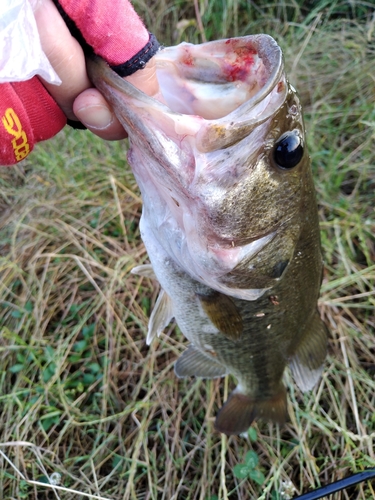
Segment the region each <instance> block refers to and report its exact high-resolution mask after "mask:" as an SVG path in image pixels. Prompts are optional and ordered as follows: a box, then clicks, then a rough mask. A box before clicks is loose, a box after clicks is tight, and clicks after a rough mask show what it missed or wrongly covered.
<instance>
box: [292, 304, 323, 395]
mask: <svg viewBox="0 0 375 500" xmlns="http://www.w3.org/2000/svg"><path fill="white" fill-rule="evenodd" d="M327 337H328V331H327V328H326V326H325V324H324V323H323V321H322V320H321V319H320V316H319V313H318V311H316V313H315V314H314V316H313V320H312V322H311V324H310V325H309V327H308V328H307V329H306V331H305V333H304V335H303V337H302V339H301V341H300V343H299V345H298V347H297V349H296V351H295V354H294V356H293V357H292V359H291V361H290V362H289V366H290V369H291V370H292V373H293V377H294V380H295V381H296V384H297V385H298V387H299V388H300V389H301V391H309V390H311V389H312V388H313V387H314V385H315V384H316V383H317V382H318V380H319V377H320V374H321V373H322V370H323V363H324V360H325V358H326V355H327Z"/></svg>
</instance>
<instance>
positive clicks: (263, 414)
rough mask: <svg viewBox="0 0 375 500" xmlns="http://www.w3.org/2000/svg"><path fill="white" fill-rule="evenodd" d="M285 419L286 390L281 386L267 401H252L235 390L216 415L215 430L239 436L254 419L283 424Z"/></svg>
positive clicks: (252, 399) (286, 411)
mask: <svg viewBox="0 0 375 500" xmlns="http://www.w3.org/2000/svg"><path fill="white" fill-rule="evenodd" d="M287 417H288V410H287V399H286V389H285V387H284V385H283V384H280V388H279V390H278V392H277V393H276V394H275V395H274V396H273V397H272V398H269V399H254V398H251V397H250V396H247V395H246V394H241V393H240V392H236V390H235V391H233V392H232V394H231V395H230V396H229V399H228V400H227V401H226V403H225V404H224V406H223V407H222V408H221V410H220V411H219V413H218V414H217V417H216V421H215V429H216V430H217V431H219V432H222V433H224V434H227V435H231V434H241V433H242V432H246V431H247V429H248V428H249V427H250V425H251V423H252V422H253V421H254V420H255V419H256V418H261V419H262V420H271V421H272V422H276V423H278V424H284V423H285V421H286V419H287Z"/></svg>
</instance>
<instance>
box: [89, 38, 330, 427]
mask: <svg viewBox="0 0 375 500" xmlns="http://www.w3.org/2000/svg"><path fill="white" fill-rule="evenodd" d="M155 60H156V67H157V77H158V80H159V84H160V89H161V93H162V96H163V97H162V100H163V102H159V101H157V100H155V99H153V98H150V97H148V96H146V95H145V94H143V93H142V92H141V91H139V90H138V89H136V88H134V87H133V86H132V85H131V84H130V83H128V82H126V81H124V80H122V79H121V78H120V77H118V76H117V75H116V74H115V73H114V72H113V71H112V70H111V69H110V68H109V67H108V66H107V65H106V64H105V63H104V62H103V61H100V60H98V59H96V60H92V61H88V72H89V76H90V78H91V80H92V81H93V83H94V84H95V86H96V87H97V88H98V89H99V90H100V91H101V92H102V93H103V94H104V96H105V97H106V99H107V100H108V101H109V102H110V103H111V104H112V106H113V108H114V111H115V113H116V115H117V117H118V118H119V120H120V122H121V123H122V124H123V126H124V128H125V129H126V130H127V132H128V134H129V139H130V151H129V155H128V160H129V163H130V165H131V166H132V169H133V172H134V175H135V177H136V180H137V182H138V184H139V186H140V189H141V194H142V199H143V211H142V217H141V221H140V230H141V236H142V239H143V241H144V244H145V246H146V249H147V252H148V255H149V258H150V264H146V265H141V266H138V267H137V268H136V269H134V270H133V272H135V273H138V274H140V275H144V276H148V277H153V278H155V279H157V280H158V281H159V283H160V286H161V292H160V295H159V298H158V300H157V302H156V304H155V307H154V310H153V311H152V314H151V317H150V322H149V331H148V335H147V343H148V344H149V343H151V342H152V340H153V339H154V338H155V336H158V335H160V333H161V332H162V331H163V329H164V328H165V327H166V326H167V325H168V323H169V322H170V321H171V319H172V318H173V317H174V318H175V319H176V322H177V324H178V325H179V327H180V329H181V331H182V333H183V334H184V335H185V336H186V338H187V339H188V340H189V342H190V345H189V347H188V348H187V349H186V350H185V351H184V352H183V353H182V355H181V356H180V358H179V359H178V360H177V362H176V364H175V373H176V375H177V376H178V377H188V376H197V377H203V378H217V377H222V376H224V375H226V374H233V375H234V376H235V377H236V379H237V387H236V388H235V390H234V391H233V392H232V394H231V395H230V397H229V398H228V400H227V401H226V402H225V404H224V406H223V407H222V408H221V410H220V411H219V413H218V415H217V418H216V421H215V427H216V429H217V430H218V431H220V432H224V433H226V434H239V433H241V432H243V431H246V430H247V428H248V427H249V426H250V425H251V423H252V421H253V420H254V419H256V418H263V419H265V420H273V421H275V422H278V423H282V422H284V421H285V420H286V418H287V399H286V389H285V387H284V385H283V382H282V379H283V373H284V370H285V368H286V366H288V365H289V366H290V368H291V370H292V373H293V376H294V379H295V381H296V383H297V385H298V386H299V387H300V388H301V389H302V390H303V391H306V390H310V389H311V388H312V387H313V386H314V385H315V384H316V382H317V381H318V380H319V377H320V374H321V371H322V366H323V363H324V359H325V357H326V345H327V331H326V328H325V326H324V324H323V322H322V321H321V319H320V317H319V314H318V311H317V300H318V296H319V289H320V283H321V276H322V266H323V263H322V256H321V249H320V239H319V222H318V214H317V206H316V200H315V190H314V185H313V179H312V174H311V169H310V158H309V155H308V152H307V147H306V140H305V132H304V125H303V118H302V110H301V105H300V102H299V99H298V97H297V95H296V92H295V90H294V89H293V87H292V86H291V85H289V83H288V82H287V79H286V76H285V73H284V68H283V59H282V53H281V50H280V48H279V47H278V45H277V44H276V42H275V41H274V40H273V39H272V38H271V37H269V36H268V35H253V36H247V37H240V38H234V39H228V40H218V41H216V42H208V43H205V44H201V45H192V44H186V43H183V44H180V45H178V46H176V47H169V48H166V49H163V50H162V51H160V52H159V53H158V54H157V55H156V56H155Z"/></svg>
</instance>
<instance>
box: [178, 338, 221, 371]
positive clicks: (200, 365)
mask: <svg viewBox="0 0 375 500" xmlns="http://www.w3.org/2000/svg"><path fill="white" fill-rule="evenodd" d="M174 371H175V374H176V375H177V377H179V378H184V377H192V376H195V377H202V378H217V377H223V376H224V375H226V373H227V369H226V368H225V366H223V365H221V364H220V363H218V362H217V361H215V360H213V359H211V358H209V357H208V356H205V355H204V354H202V353H201V352H200V351H199V350H198V349H197V348H196V347H194V346H193V345H191V346H189V347H188V348H187V350H186V351H185V352H184V353H183V354H182V355H181V356H180V357H179V359H178V360H177V361H176V364H175V365H174Z"/></svg>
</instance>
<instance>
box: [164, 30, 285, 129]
mask: <svg viewBox="0 0 375 500" xmlns="http://www.w3.org/2000/svg"><path fill="white" fill-rule="evenodd" d="M155 59H156V63H157V75H158V79H159V83H160V88H161V92H162V94H163V97H164V99H165V102H166V104H167V105H168V106H169V108H170V109H171V110H172V111H175V112H177V113H182V114H187V115H199V116H201V117H202V118H204V119H206V120H216V119H218V118H223V117H224V116H226V115H228V114H229V113H231V112H232V111H234V110H235V109H237V108H238V107H239V106H241V105H242V104H244V103H248V102H249V101H250V105H251V106H255V105H256V104H257V103H259V102H260V101H262V100H263V99H264V98H265V96H266V95H267V94H269V93H270V92H271V91H272V89H273V88H274V87H275V86H276V85H277V84H278V82H279V81H280V78H281V73H282V54H281V50H280V48H279V46H278V45H277V43H276V42H275V41H274V40H273V38H271V37H270V36H268V35H253V36H247V37H242V38H233V39H227V40H218V41H215V42H209V43H206V44H202V45H199V46H195V45H192V44H188V43H182V44H180V45H178V46H177V47H169V48H166V49H164V50H162V51H160V52H159V53H158V54H157V55H156V56H155Z"/></svg>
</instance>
